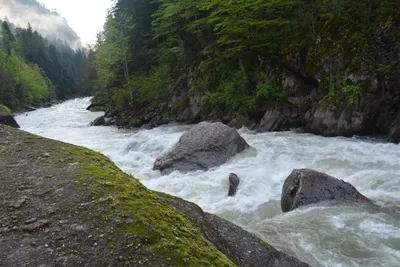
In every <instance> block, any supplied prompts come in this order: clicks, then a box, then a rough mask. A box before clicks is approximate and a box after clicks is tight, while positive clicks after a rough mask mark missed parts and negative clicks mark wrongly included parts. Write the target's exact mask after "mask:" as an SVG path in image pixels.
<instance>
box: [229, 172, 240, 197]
mask: <svg viewBox="0 0 400 267" xmlns="http://www.w3.org/2000/svg"><path fill="white" fill-rule="evenodd" d="M239 183H240V179H239V177H238V176H237V175H236V174H234V173H230V174H229V192H228V197H233V196H235V195H236V191H237V188H238V186H239Z"/></svg>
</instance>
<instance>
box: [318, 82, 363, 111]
mask: <svg viewBox="0 0 400 267" xmlns="http://www.w3.org/2000/svg"><path fill="white" fill-rule="evenodd" d="M359 96H362V92H361V88H360V86H359V85H357V84H352V82H350V81H343V79H342V78H341V77H339V78H337V77H331V79H330V83H329V93H328V94H327V95H326V96H325V100H326V101H328V102H329V103H333V104H338V105H343V104H350V105H353V104H354V102H355V100H356V98H357V97H359Z"/></svg>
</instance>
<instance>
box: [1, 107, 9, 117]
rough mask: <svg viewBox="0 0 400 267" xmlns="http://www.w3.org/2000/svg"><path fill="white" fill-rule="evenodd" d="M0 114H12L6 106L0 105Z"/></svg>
mask: <svg viewBox="0 0 400 267" xmlns="http://www.w3.org/2000/svg"><path fill="white" fill-rule="evenodd" d="M0 116H12V112H11V110H10V109H9V108H8V107H6V106H4V105H0Z"/></svg>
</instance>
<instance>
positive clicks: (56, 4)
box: [39, 0, 113, 44]
mask: <svg viewBox="0 0 400 267" xmlns="http://www.w3.org/2000/svg"><path fill="white" fill-rule="evenodd" d="M39 2H41V3H42V4H44V5H45V6H46V7H47V8H48V9H50V10H53V9H55V10H56V11H57V12H58V13H59V14H60V15H61V16H63V17H65V18H66V20H67V22H68V25H69V26H70V27H71V28H72V29H73V30H74V31H75V32H76V33H77V34H78V36H79V37H80V38H81V39H82V43H83V44H95V42H96V33H97V32H98V31H99V30H101V29H102V28H103V24H104V21H105V18H106V15H107V9H109V8H110V7H111V5H112V3H113V0H39Z"/></svg>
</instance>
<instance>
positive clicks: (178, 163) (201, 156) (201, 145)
mask: <svg viewBox="0 0 400 267" xmlns="http://www.w3.org/2000/svg"><path fill="white" fill-rule="evenodd" d="M248 147H249V145H248V144H247V143H246V141H245V140H244V139H243V138H242V137H241V136H240V135H239V133H238V132H237V131H236V130H235V129H232V128H230V127H229V126H226V125H224V124H222V123H220V122H216V123H210V122H201V123H200V124H198V125H196V126H194V127H193V128H192V129H190V130H189V131H188V132H186V133H185V134H183V135H182V137H181V138H180V139H179V142H178V143H176V144H175V145H174V146H173V147H172V148H171V149H170V150H169V151H168V152H167V153H165V154H163V155H161V156H160V157H158V158H157V159H156V161H155V162H154V167H153V168H154V170H159V171H161V173H162V174H169V173H171V172H173V171H181V172H190V171H197V170H208V169H210V168H212V167H216V166H219V165H221V164H223V163H225V162H226V161H227V160H228V159H229V158H231V157H233V156H234V155H236V154H237V153H239V152H241V151H243V150H245V149H246V148H248Z"/></svg>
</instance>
